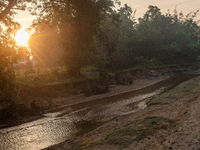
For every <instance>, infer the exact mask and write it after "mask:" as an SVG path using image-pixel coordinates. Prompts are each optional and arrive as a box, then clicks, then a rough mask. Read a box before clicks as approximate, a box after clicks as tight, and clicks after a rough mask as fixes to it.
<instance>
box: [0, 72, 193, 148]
mask: <svg viewBox="0 0 200 150" xmlns="http://www.w3.org/2000/svg"><path fill="white" fill-rule="evenodd" d="M191 77H192V76H188V75H178V76H174V77H172V78H169V79H166V80H164V81H160V82H158V83H156V84H152V85H150V86H147V87H144V88H141V89H138V90H134V91H130V92H126V93H121V94H115V95H110V96H109V97H107V96H102V97H101V96H99V97H97V98H96V99H94V100H92V101H90V99H89V100H88V101H87V100H86V101H83V102H82V103H71V104H70V105H67V106H65V107H61V108H58V109H54V110H49V111H48V113H45V114H44V117H43V118H41V119H38V120H35V121H32V122H28V123H25V124H22V125H19V126H15V127H10V128H5V129H1V130H0V139H1V143H0V149H2V150H7V149H19V150H27V149H30V150H37V149H43V148H46V147H49V146H51V145H55V144H58V143H61V142H64V141H66V140H68V139H72V138H76V137H79V136H82V135H84V134H85V133H88V132H90V131H93V130H95V129H97V128H99V127H101V126H103V125H104V124H107V123H108V122H111V121H113V120H118V119H120V118H121V117H123V116H126V115H129V114H133V113H135V112H137V111H140V110H142V109H145V108H146V107H147V103H148V102H149V101H150V100H151V99H152V98H153V97H154V96H156V95H158V94H160V93H163V92H165V91H167V90H169V89H171V88H173V87H175V86H176V85H178V84H179V83H181V82H183V81H185V80H188V79H189V78H191ZM130 90H131V89H130Z"/></svg>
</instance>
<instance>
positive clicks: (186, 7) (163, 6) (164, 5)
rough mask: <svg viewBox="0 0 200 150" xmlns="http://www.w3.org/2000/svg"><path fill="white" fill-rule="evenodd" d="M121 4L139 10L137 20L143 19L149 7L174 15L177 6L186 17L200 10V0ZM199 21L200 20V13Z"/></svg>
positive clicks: (125, 0)
mask: <svg viewBox="0 0 200 150" xmlns="http://www.w3.org/2000/svg"><path fill="white" fill-rule="evenodd" d="M121 2H122V5H124V4H126V3H127V4H128V5H129V6H131V8H132V9H133V10H137V12H136V16H135V17H136V18H139V17H142V16H143V14H144V13H145V12H146V11H147V9H148V6H149V5H154V6H157V7H158V8H160V10H161V12H162V13H163V14H165V13H166V12H167V10H168V9H169V10H170V12H171V14H173V12H174V8H175V6H177V11H178V12H181V11H182V12H183V14H184V15H186V14H188V13H189V12H191V11H196V10H198V9H200V0H121ZM197 20H200V13H199V15H198V16H197Z"/></svg>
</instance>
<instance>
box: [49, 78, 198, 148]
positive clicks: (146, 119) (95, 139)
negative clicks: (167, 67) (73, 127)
mask: <svg viewBox="0 0 200 150" xmlns="http://www.w3.org/2000/svg"><path fill="white" fill-rule="evenodd" d="M199 91H200V77H196V78H193V79H191V80H189V81H187V82H184V83H182V84H180V85H178V86H177V87H175V88H174V89H172V90H170V91H168V92H167V93H164V94H162V95H159V96H157V97H155V98H154V99H152V100H151V101H150V102H149V104H148V105H149V106H148V107H147V108H146V109H144V110H140V111H138V112H136V113H133V114H129V115H124V116H121V117H120V118H117V119H115V120H113V121H111V122H109V123H107V124H105V125H103V126H100V127H99V128H97V129H96V130H94V131H92V132H90V133H87V134H84V135H82V136H79V137H77V138H74V139H69V140H67V141H66V142H64V143H61V144H58V145H55V146H52V147H49V148H47V149H48V150H65V149H71V150H80V149H82V150H84V149H85V150H86V149H87V150H102V149H104V150H118V149H124V150H132V149H135V150H140V149H147V150H152V149H155V150H163V149H176V150H184V149H185V150H188V149H191V148H192V149H198V148H200V128H199V126H200V121H199V119H200V115H199V109H200V95H199Z"/></svg>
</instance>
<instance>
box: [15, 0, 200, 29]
mask: <svg viewBox="0 0 200 150" xmlns="http://www.w3.org/2000/svg"><path fill="white" fill-rule="evenodd" d="M121 3H122V6H123V5H124V4H126V3H127V4H128V5H129V6H131V7H132V9H133V10H137V12H136V15H135V17H136V18H139V17H142V16H143V14H144V13H145V12H146V11H147V8H148V6H149V5H155V6H157V7H158V8H160V9H161V12H162V13H164V14H165V13H166V12H167V10H168V9H170V12H171V13H172V14H173V11H174V8H175V6H177V10H178V12H181V11H182V12H183V14H185V15H186V14H188V13H189V12H191V11H196V10H198V9H200V0H121ZM33 19H34V17H33V16H31V15H30V14H29V12H27V11H23V12H21V11H19V12H18V15H16V17H15V20H16V21H18V22H19V23H20V24H21V26H22V28H28V27H29V25H30V24H31V22H32V20H33ZM197 20H200V13H199V15H198V16H197Z"/></svg>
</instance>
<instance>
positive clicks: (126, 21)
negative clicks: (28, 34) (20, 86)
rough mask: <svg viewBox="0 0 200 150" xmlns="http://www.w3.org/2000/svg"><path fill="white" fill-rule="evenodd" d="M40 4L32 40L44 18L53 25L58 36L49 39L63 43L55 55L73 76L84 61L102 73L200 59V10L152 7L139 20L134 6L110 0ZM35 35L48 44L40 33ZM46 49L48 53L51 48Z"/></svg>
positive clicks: (31, 43) (83, 64)
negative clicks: (198, 19)
mask: <svg viewBox="0 0 200 150" xmlns="http://www.w3.org/2000/svg"><path fill="white" fill-rule="evenodd" d="M40 4H41V5H42V6H41V7H39V8H40V11H42V12H44V11H45V12H46V14H45V15H44V14H42V15H40V17H39V18H38V19H37V20H35V22H34V24H33V25H34V27H35V29H38V30H36V33H35V34H34V35H33V36H32V39H35V37H36V34H37V36H38V35H41V36H43V34H42V33H40V32H42V31H41V30H40V29H41V26H42V25H43V24H44V23H46V24H49V25H50V26H52V31H53V32H52V34H53V33H56V35H54V36H53V37H54V39H51V40H53V41H55V43H56V42H57V43H58V45H59V46H58V48H54V49H53V50H55V53H57V54H59V55H60V56H62V57H57V58H58V59H59V61H60V62H62V63H64V64H65V65H66V66H67V68H68V71H69V73H70V74H71V76H75V75H78V74H79V72H80V68H82V67H84V66H85V65H94V66H95V67H97V68H98V69H99V70H100V72H101V71H102V70H108V69H110V70H113V69H114V70H116V69H122V68H128V67H133V66H135V65H164V64H177V63H191V62H196V61H198V57H199V52H200V49H199V48H200V45H199V26H198V23H197V22H196V21H194V18H195V17H196V15H197V13H198V11H196V12H191V13H190V14H188V15H186V16H184V15H183V13H182V12H180V13H178V12H177V11H176V9H175V10H174V13H173V14H171V13H170V12H168V13H166V14H162V13H161V12H160V9H159V8H158V7H156V6H149V7H148V10H147V12H146V13H145V14H144V15H143V17H141V18H139V19H138V20H136V19H135V18H134V13H135V12H133V10H132V9H131V7H129V6H128V5H127V4H126V5H124V6H123V7H120V8H119V9H118V10H116V9H115V8H114V2H112V1H103V0H102V1H92V0H88V1H84V4H82V3H81V2H79V1H78V0H77V1H73V2H71V1H64V2H63V1H62V3H61V1H52V2H48V3H40ZM118 4H119V2H118ZM61 6H63V7H61ZM82 6H84V7H82ZM36 8H38V7H36ZM50 8H51V9H50ZM35 11H39V10H38V9H35ZM56 30H57V31H56ZM55 31H56V32H55ZM48 33H50V32H48ZM50 37H51V36H49V38H48V37H47V38H45V40H47V41H48V40H50ZM36 39H37V40H38V41H40V43H41V44H42V43H43V45H44V42H41V40H40V38H39V36H38V38H36ZM36 39H35V40H36ZM41 39H42V38H41ZM30 45H32V46H35V45H36V44H35V41H34V40H30ZM44 46H46V47H48V44H46V45H44ZM42 49H43V51H44V54H45V53H47V52H46V51H47V49H44V48H42ZM39 51H40V50H39ZM33 52H34V49H33ZM49 52H51V51H49ZM44 57H45V55H43V60H45V58H44ZM49 58H50V57H49Z"/></svg>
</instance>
